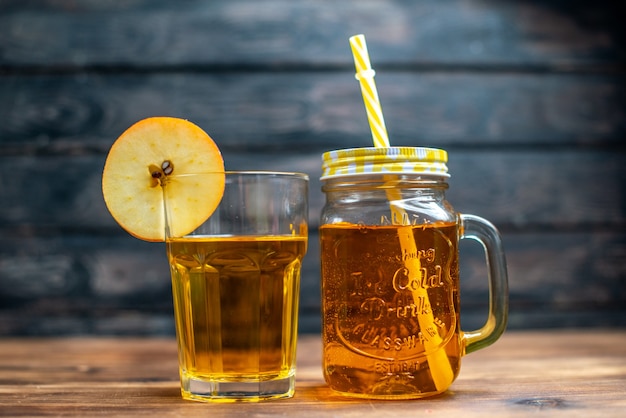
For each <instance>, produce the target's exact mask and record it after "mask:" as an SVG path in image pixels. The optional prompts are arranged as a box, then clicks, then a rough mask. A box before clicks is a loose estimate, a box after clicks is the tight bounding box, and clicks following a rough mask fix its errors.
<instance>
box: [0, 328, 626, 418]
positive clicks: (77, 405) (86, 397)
mask: <svg viewBox="0 0 626 418" xmlns="http://www.w3.org/2000/svg"><path fill="white" fill-rule="evenodd" d="M625 346H626V335H625V334H624V332H623V331H617V332H608V331H604V332H597V331H596V332H590V331H578V332H572V331H557V332H554V331H551V332H509V333H505V334H504V336H503V337H502V338H501V339H500V341H498V342H496V343H495V344H494V345H493V346H491V347H489V348H487V349H485V350H481V351H478V352H476V353H472V354H471V355H469V356H467V357H466V358H464V361H463V366H462V370H461V372H460V375H459V377H458V379H457V380H456V381H455V382H454V383H453V385H452V388H451V390H449V391H448V392H446V393H445V394H444V395H442V396H439V397H435V398H431V399H423V400H420V401H413V402H411V401H372V400H359V399H354V398H344V397H341V396H339V395H336V394H333V393H332V392H331V391H330V390H329V389H328V387H327V386H326V384H325V383H324V381H323V377H322V371H321V367H320V364H321V355H322V354H321V353H322V350H321V341H320V338H319V337H318V336H308V337H305V338H301V339H300V340H299V346H298V358H297V377H296V395H295V396H294V398H292V399H287V400H281V401H275V402H267V403H261V404H241V403H238V404H202V403H197V402H190V401H184V400H182V399H181V397H180V392H179V382H178V377H177V363H176V362H177V355H176V343H175V341H174V340H173V339H171V338H170V339H112V338H77V339H3V340H2V341H0V408H1V409H2V411H3V414H6V415H7V416H32V417H39V416H68V417H72V416H81V417H82V416H107V417H131V416H133V417H136V416H154V414H155V413H156V414H158V415H159V416H160V417H161V416H162V417H170V416H171V417H180V416H195V415H199V414H210V415H211V416H214V417H229V416H233V415H242V414H243V415H255V416H291V415H294V416H295V415H297V416H298V417H316V418H317V417H321V418H324V417H336V416H346V417H355V416H359V417H364V418H367V417H376V418H381V417H385V418H386V417H389V418H391V417H397V416H411V415H415V414H416V413H417V414H423V415H431V414H434V415H441V416H454V415H458V414H462V415H463V416H466V417H525V416H529V415H536V414H541V416H545V417H553V416H555V417H561V416H568V417H569V416H573V417H577V416H581V417H582V416H589V414H590V411H593V412H592V415H597V416H603V417H613V416H614V417H618V416H621V414H622V413H623V410H624V407H625V406H626V404H625V403H624V395H625V394H626V389H625V387H624V379H625V378H626V377H625V376H626V362H625V361H624V358H625V355H626V352H625V350H624V347H625Z"/></svg>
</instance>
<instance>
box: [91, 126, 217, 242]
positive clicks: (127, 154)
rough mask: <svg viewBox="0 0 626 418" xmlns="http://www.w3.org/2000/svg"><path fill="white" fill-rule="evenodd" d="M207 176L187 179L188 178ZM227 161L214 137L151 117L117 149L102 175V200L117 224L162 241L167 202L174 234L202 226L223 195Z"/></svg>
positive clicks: (122, 138)
mask: <svg viewBox="0 0 626 418" xmlns="http://www.w3.org/2000/svg"><path fill="white" fill-rule="evenodd" d="M199 173H202V174H204V175H203V176H186V174H199ZM224 181H225V174H224V161H223V159H222V155H221V153H220V150H219V149H218V147H217V145H215V142H213V140H212V139H211V137H210V136H209V135H208V134H207V133H206V132H204V131H203V130H202V129H200V128H199V127H198V126H196V125H194V124H193V123H191V122H189V121H187V120H184V119H178V118H171V117H152V118H147V119H143V120H140V121H139V122H137V123H135V124H134V125H132V126H131V127H130V128H128V129H127V130H126V131H125V132H124V133H123V134H122V135H121V136H120V137H119V138H118V139H117V140H116V141H115V143H114V144H113V146H112V147H111V150H110V151H109V154H108V156H107V159H106V162H105V165H104V170H103V172H102V194H103V196H104V201H105V203H106V206H107V209H108V210H109V212H111V215H112V216H113V218H114V219H115V220H116V221H117V223H119V224H120V226H121V227H122V228H124V229H125V230H126V231H127V232H128V233H130V234H131V235H133V236H135V237H137V238H139V239H143V240H145V241H164V239H165V209H164V199H165V196H167V207H168V213H169V216H170V217H171V218H172V219H173V220H174V221H175V222H171V223H170V232H171V233H172V235H175V236H183V235H185V234H188V233H189V232H191V231H193V230H194V229H196V228H197V227H198V226H200V225H201V224H202V223H203V222H204V221H205V220H206V219H208V218H209V216H211V214H212V213H213V212H214V211H215V209H216V208H217V206H218V204H219V202H220V201H221V199H222V195H223V194H224Z"/></svg>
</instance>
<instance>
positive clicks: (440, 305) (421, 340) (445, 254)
mask: <svg viewBox="0 0 626 418" xmlns="http://www.w3.org/2000/svg"><path fill="white" fill-rule="evenodd" d="M400 229H403V231H402V232H405V231H406V232H408V234H409V236H410V239H412V240H414V242H415V245H414V246H413V247H412V250H411V251H410V252H408V251H407V249H406V248H403V245H402V240H401V239H400V238H399V237H400V232H401V230H400ZM407 229H408V231H407ZM457 234H458V227H457V225H456V224H455V223H448V222H437V223H435V224H429V225H415V226H397V225H386V226H374V225H367V226H366V225H354V224H349V223H341V224H329V225H323V226H321V227H320V242H321V244H320V245H321V260H322V264H321V270H322V310H323V312H324V315H323V324H322V327H323V329H322V334H323V347H324V356H323V363H324V364H323V367H324V377H325V379H326V382H327V383H328V385H329V386H330V388H331V389H333V390H335V391H338V392H341V393H345V394H351V395H353V396H364V397H379V398H404V397H406V398H412V397H421V396H427V395H432V394H434V393H437V392H440V390H438V388H437V387H436V385H435V379H434V378H433V375H434V373H438V372H439V370H438V369H439V368H447V369H448V370H450V376H449V379H453V378H454V377H456V375H457V374H458V371H459V367H460V357H461V355H462V351H461V350H462V347H461V344H460V327H459V292H458V290H459V282H458V254H457V253H458V250H457V242H458V238H457ZM409 263H413V265H415V264H417V265H418V268H415V269H413V270H412V271H411V269H409V268H408V265H409ZM449 383H450V382H448V384H449Z"/></svg>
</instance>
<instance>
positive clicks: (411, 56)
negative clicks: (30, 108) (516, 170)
mask: <svg viewBox="0 0 626 418" xmlns="http://www.w3.org/2000/svg"><path fill="white" fill-rule="evenodd" d="M618 11H619V8H618V4H617V2H609V1H600V2H599V4H598V2H594V3H593V4H586V3H584V2H573V3H572V2H569V3H568V4H567V6H564V5H563V4H561V2H559V1H557V0H553V1H542V2H541V3H536V2H485V1H480V0H455V1H447V2H439V1H437V0H428V1H420V2H417V3H416V2H412V1H408V0H404V1H394V2H380V1H375V0H358V1H357V0H348V1H342V2H335V1H330V0H326V1H307V2H304V1H300V2H294V1H290V0H271V1H264V2H258V1H254V0H246V1H237V2H232V1H211V2H206V1H199V0H192V1H179V2H177V4H176V7H172V6H171V4H169V3H168V2H166V1H147V0H142V1H133V2H123V3H120V4H118V3H102V2H95V1H86V0H83V1H78V2H72V3H71V5H68V4H65V3H63V2H55V1H53V0H47V1H37V2H33V1H24V0H5V1H3V2H2V4H0V12H1V14H0V45H2V49H3V53H2V54H1V55H0V58H1V59H0V63H1V64H4V65H17V66H20V65H26V66H29V65H32V66H39V65H43V66H52V67H54V66H57V67H68V66H69V67H82V66H90V65H105V66H107V65H108V66H124V65H126V66H130V67H136V66H140V67H141V66H150V65H154V66H157V67H158V66H162V65H166V66H167V65H189V64H200V65H210V66H215V65H218V66H219V65H227V66H228V65H232V64H233V63H242V64H250V63H261V64H264V65H267V66H270V67H279V68H280V67H281V66H289V65H294V63H297V64H295V65H301V63H306V65H309V66H312V67H320V65H321V66H324V65H337V64H339V65H346V66H347V65H351V64H352V62H351V56H350V55H349V54H350V53H349V48H348V44H347V40H348V37H349V36H351V35H354V34H356V33H361V32H365V33H366V35H367V37H368V44H370V50H371V52H372V53H373V56H374V57H375V60H374V62H376V63H378V64H379V65H385V64H386V63H400V64H408V65H411V64H415V63H417V64H418V65H419V64H421V65H424V66H426V67H428V66H429V65H433V64H434V65H442V64H443V65H452V66H458V65H505V66H507V65H508V66H515V67H522V68H523V67H531V68H532V67H533V66H539V67H540V68H543V67H542V66H546V65H547V67H548V68H550V67H556V68H561V69H562V70H565V71H569V70H571V69H572V65H581V64H582V65H585V64H590V63H591V64H593V63H607V62H619V60H620V59H623V58H624V56H623V52H622V51H621V50H620V48H619V47H618V46H619V42H620V40H623V38H622V37H621V35H620V34H621V24H622V22H621V19H619V18H618V16H620V14H619V12H618Z"/></svg>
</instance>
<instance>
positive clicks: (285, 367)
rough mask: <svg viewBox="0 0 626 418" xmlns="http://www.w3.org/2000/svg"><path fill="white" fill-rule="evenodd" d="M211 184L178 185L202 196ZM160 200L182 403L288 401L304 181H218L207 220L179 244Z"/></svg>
mask: <svg viewBox="0 0 626 418" xmlns="http://www.w3.org/2000/svg"><path fill="white" fill-rule="evenodd" d="M214 175H215V174H211V173H207V174H188V175H186V176H197V178H198V180H199V181H203V182H204V179H206V182H205V184H206V187H211V184H213V183H214V182H212V181H211V176H214ZM170 181H176V176H172V178H171V179H170ZM164 193H165V202H166V246H167V255H168V259H169V264H170V269H171V276H172V289H173V297H174V313H175V320H176V336H177V341H178V356H179V368H180V379H181V392H182V396H183V398H185V399H193V400H200V401H218V402H219V401H222V402H232V401H260V400H265V399H278V398H287V397H291V396H293V393H294V389H295V362H296V339H297V327H298V317H297V313H298V299H299V289H300V268H301V263H302V259H303V257H304V255H305V253H306V250H307V229H308V228H307V217H308V198H307V194H308V177H307V175H305V174H301V173H285V172H268V171H254V172H253V171H238V172H227V173H226V184H225V190H224V195H223V197H222V200H221V202H220V204H219V206H218V207H217V209H216V210H215V212H214V213H213V214H212V215H211V216H210V217H209V218H208V219H207V220H206V221H205V222H204V223H203V224H202V225H200V226H199V227H198V228H196V229H195V230H194V231H192V232H191V233H189V234H186V235H184V236H174V235H172V234H171V232H170V231H175V230H177V228H175V225H176V222H177V219H176V217H175V216H172V213H173V211H172V210H171V208H168V207H167V202H168V199H167V187H166V188H165V189H164Z"/></svg>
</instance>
